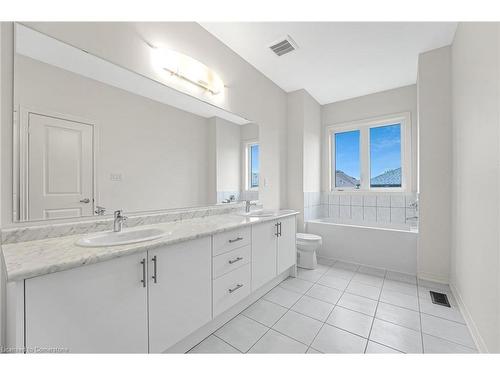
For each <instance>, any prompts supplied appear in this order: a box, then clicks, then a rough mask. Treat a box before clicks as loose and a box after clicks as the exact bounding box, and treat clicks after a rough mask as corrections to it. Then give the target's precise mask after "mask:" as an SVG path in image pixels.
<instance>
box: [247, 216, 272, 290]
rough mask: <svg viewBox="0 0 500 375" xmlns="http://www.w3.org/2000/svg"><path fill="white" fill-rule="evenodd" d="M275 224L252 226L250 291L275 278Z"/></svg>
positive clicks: (267, 223)
mask: <svg viewBox="0 0 500 375" xmlns="http://www.w3.org/2000/svg"><path fill="white" fill-rule="evenodd" d="M277 223H278V222H277V221H269V222H266V223H262V224H255V225H253V226H252V291H255V290H257V289H258V288H260V287H261V286H262V285H264V284H265V283H267V282H268V281H270V280H271V279H272V278H273V277H275V276H276V247H277V238H278V237H277V235H278V227H277V225H276V224H277Z"/></svg>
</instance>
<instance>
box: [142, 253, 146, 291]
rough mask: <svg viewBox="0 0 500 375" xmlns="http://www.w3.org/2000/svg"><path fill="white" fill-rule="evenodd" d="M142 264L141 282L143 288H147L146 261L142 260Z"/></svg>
mask: <svg viewBox="0 0 500 375" xmlns="http://www.w3.org/2000/svg"><path fill="white" fill-rule="evenodd" d="M141 264H142V280H141V283H142V287H143V288H145V287H146V259H145V258H143V259H142V260H141Z"/></svg>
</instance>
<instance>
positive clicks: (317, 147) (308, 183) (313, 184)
mask: <svg viewBox="0 0 500 375" xmlns="http://www.w3.org/2000/svg"><path fill="white" fill-rule="evenodd" d="M322 134H323V133H322V131H321V106H320V105H319V103H318V102H317V101H316V100H315V99H314V98H313V97H312V96H311V95H309V93H308V92H307V91H305V90H304V158H303V160H304V177H303V180H304V191H321V136H322Z"/></svg>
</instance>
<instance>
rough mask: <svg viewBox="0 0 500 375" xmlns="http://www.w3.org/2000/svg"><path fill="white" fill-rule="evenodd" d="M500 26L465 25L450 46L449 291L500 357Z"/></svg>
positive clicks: (479, 336)
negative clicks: (450, 200) (450, 199)
mask: <svg viewBox="0 0 500 375" xmlns="http://www.w3.org/2000/svg"><path fill="white" fill-rule="evenodd" d="M499 43H500V36H499V25H498V23H461V24H459V26H458V29H457V32H456V35H455V40H454V42H453V45H452V98H453V99H452V116H453V174H452V176H453V180H452V197H453V198H452V251H451V284H452V287H453V288H454V290H455V291H456V294H457V297H458V299H459V301H461V302H462V304H463V306H464V307H465V310H466V311H465V312H466V313H465V317H466V320H467V321H468V323H469V326H470V327H471V328H472V331H473V334H474V336H475V337H476V339H477V341H478V344H479V346H480V348H481V349H483V350H488V351H490V352H500V279H499V277H500V267H499V262H500V255H499V249H500V246H499V228H500V220H499V207H500V206H499V205H500V184H499V183H500V180H499V179H500V164H499V163H500V155H499V141H500V119H499V80H500V77H499V76H500V74H499V69H500V66H499V61H500V59H499V53H500V45H499Z"/></svg>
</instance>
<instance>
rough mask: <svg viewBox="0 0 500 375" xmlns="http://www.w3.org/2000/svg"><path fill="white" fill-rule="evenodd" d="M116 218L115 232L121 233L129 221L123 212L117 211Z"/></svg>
mask: <svg viewBox="0 0 500 375" xmlns="http://www.w3.org/2000/svg"><path fill="white" fill-rule="evenodd" d="M114 216H115V221H114V223H113V232H121V231H122V226H123V222H124V221H125V220H127V217H126V216H123V211H122V210H116V211H115V213H114Z"/></svg>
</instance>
